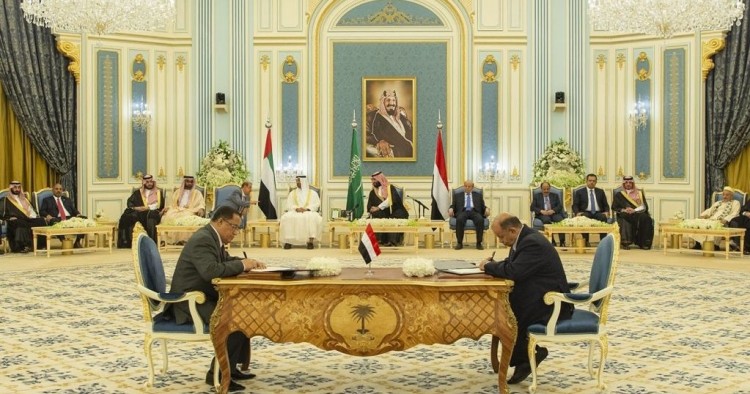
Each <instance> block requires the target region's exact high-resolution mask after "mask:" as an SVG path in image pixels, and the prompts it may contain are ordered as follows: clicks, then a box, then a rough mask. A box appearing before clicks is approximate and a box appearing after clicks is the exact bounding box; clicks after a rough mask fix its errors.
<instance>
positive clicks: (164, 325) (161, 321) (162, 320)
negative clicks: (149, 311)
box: [151, 313, 210, 334]
mask: <svg viewBox="0 0 750 394" xmlns="http://www.w3.org/2000/svg"><path fill="white" fill-rule="evenodd" d="M151 328H152V329H153V331H154V332H184V333H190V334H195V329H194V328H193V325H192V324H177V323H176V322H175V321H174V318H172V317H171V316H165V315H164V314H163V313H159V314H158V315H156V316H154V319H153V325H152V326H151ZM203 331H204V332H209V331H210V330H209V328H208V324H206V323H203Z"/></svg>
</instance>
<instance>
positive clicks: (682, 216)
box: [672, 211, 685, 220]
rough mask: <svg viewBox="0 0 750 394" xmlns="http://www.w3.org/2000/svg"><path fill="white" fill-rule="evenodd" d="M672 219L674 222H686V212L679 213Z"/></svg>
mask: <svg viewBox="0 0 750 394" xmlns="http://www.w3.org/2000/svg"><path fill="white" fill-rule="evenodd" d="M672 219H674V220H685V212H682V211H677V212H675V213H674V215H672Z"/></svg>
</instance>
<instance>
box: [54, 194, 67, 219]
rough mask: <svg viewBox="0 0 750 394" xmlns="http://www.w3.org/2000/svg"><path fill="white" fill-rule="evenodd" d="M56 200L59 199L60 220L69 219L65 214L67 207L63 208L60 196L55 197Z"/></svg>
mask: <svg viewBox="0 0 750 394" xmlns="http://www.w3.org/2000/svg"><path fill="white" fill-rule="evenodd" d="M55 201H57V212H59V213H60V220H65V219H67V216H65V208H63V205H62V201H60V197H55Z"/></svg>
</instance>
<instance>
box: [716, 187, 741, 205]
mask: <svg viewBox="0 0 750 394" xmlns="http://www.w3.org/2000/svg"><path fill="white" fill-rule="evenodd" d="M732 197H733V198H734V199H735V200H737V201H739V202H740V206H742V205H745V201H746V199H747V193H745V192H743V191H742V190H737V189H734V195H733V196H732ZM722 198H724V197H723V196H722V193H721V192H713V193H711V201H712V202H717V201H721V199H722Z"/></svg>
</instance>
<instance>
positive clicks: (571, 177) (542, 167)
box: [532, 138, 586, 188]
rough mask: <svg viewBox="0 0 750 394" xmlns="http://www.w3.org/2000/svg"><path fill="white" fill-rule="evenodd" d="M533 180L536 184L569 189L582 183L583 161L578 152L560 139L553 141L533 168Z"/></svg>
mask: <svg viewBox="0 0 750 394" xmlns="http://www.w3.org/2000/svg"><path fill="white" fill-rule="evenodd" d="M533 171H534V179H533V180H532V182H534V183H535V184H538V183H540V182H542V181H548V182H550V183H552V184H553V185H555V186H558V187H565V188H570V187H574V186H578V185H580V184H582V183H583V177H584V176H585V175H586V174H585V172H584V169H583V159H581V155H579V154H578V152H576V151H574V150H573V149H571V147H570V145H568V143H567V142H565V141H564V140H563V139H562V138H561V139H559V140H557V141H554V142H553V143H552V144H551V145H550V146H548V147H547V149H545V150H544V153H543V154H542V157H540V158H539V159H538V160H537V161H536V162H535V163H534V167H533Z"/></svg>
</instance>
